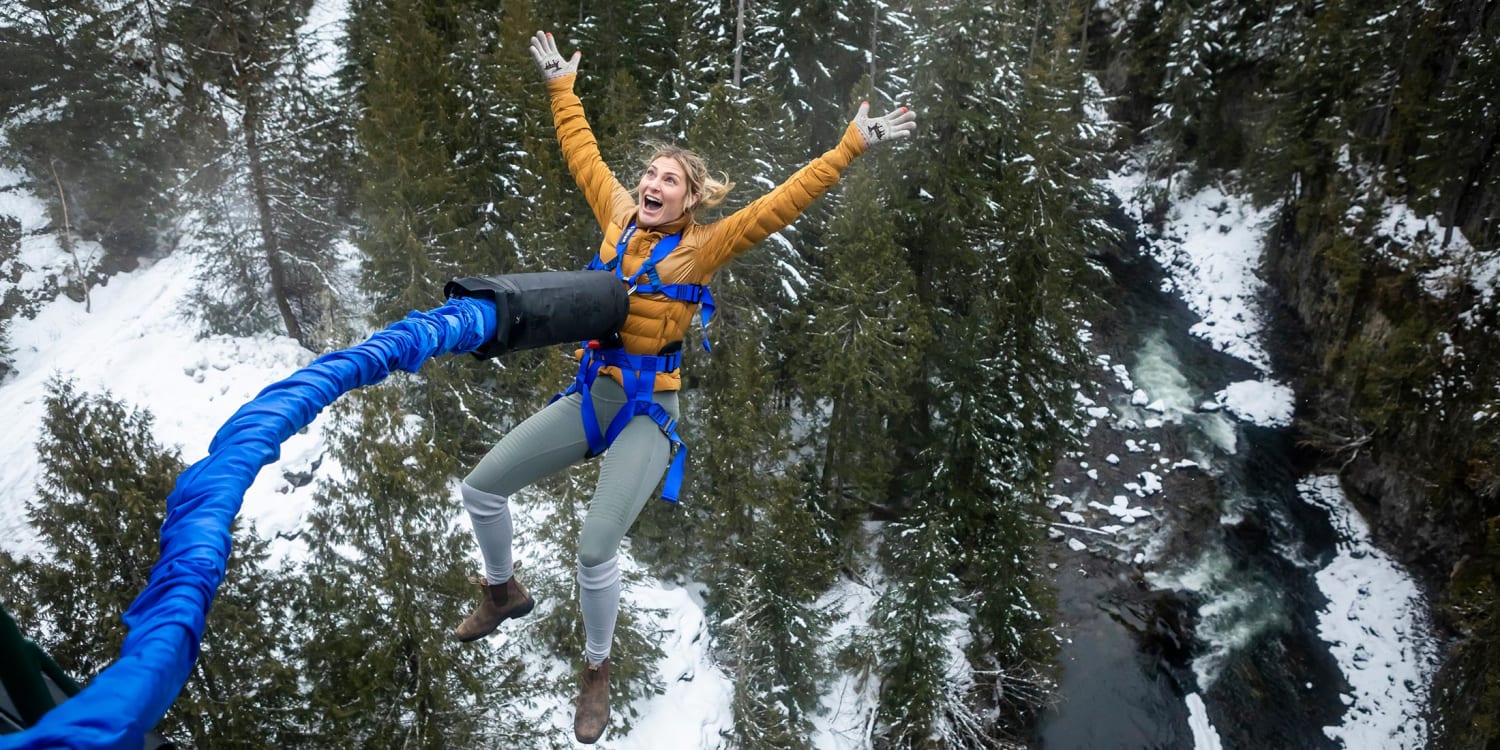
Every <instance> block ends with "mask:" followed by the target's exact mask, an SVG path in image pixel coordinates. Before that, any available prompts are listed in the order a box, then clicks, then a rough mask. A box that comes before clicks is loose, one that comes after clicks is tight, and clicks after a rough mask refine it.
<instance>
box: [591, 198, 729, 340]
mask: <svg viewBox="0 0 1500 750" xmlns="http://www.w3.org/2000/svg"><path fill="white" fill-rule="evenodd" d="M634 234H635V224H634V223H631V224H630V225H629V226H627V227H625V230H624V231H622V232H621V233H620V240H619V241H618V242H616V243H615V257H613V258H611V259H610V260H609V262H608V263H606V262H604V261H603V260H602V259H600V257H599V255H598V254H597V253H596V254H595V255H594V257H593V259H592V260H590V261H589V264H588V270H590V271H611V272H613V273H614V274H615V278H617V279H619V280H620V282H621V283H623V284H625V285H627V286H629V287H630V293H631V294H635V293H636V292H640V293H642V294H660V295H663V296H665V297H668V298H670V299H674V300H677V301H678V302H685V303H687V304H690V305H701V307H700V308H699V310H698V322H699V325H701V326H702V327H703V351H706V352H709V353H713V347H711V346H709V344H708V323H709V321H711V320H713V317H714V295H713V292H711V291H709V289H708V285H707V284H663V283H661V277H660V276H659V275H657V273H656V264H657V263H660V262H661V261H662V260H663V259H665V258H666V257H667V256H668V255H671V254H672V251H673V250H676V249H677V245H678V243H680V242H682V234H681V233H678V234H673V235H668V236H666V237H663V238H661V239H660V240H658V241H657V243H656V246H655V247H653V248H652V249H651V257H650V258H648V259H647V260H646V262H645V263H642V264H641V268H640V270H639V271H636V273H635V275H634V276H632V277H631V278H629V279H627V278H625V271H624V265H623V264H622V263H621V259H622V258H624V257H625V248H626V247H627V246H628V245H629V244H630V238H631V236H633V235H634ZM642 276H644V277H646V281H645V282H644V283H643V282H642V281H641V277H642Z"/></svg>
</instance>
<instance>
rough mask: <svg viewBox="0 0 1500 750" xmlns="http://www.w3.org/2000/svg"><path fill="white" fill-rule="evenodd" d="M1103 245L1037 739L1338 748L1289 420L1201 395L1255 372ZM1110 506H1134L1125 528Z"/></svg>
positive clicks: (1321, 551)
mask: <svg viewBox="0 0 1500 750" xmlns="http://www.w3.org/2000/svg"><path fill="white" fill-rule="evenodd" d="M1103 260H1104V262H1105V264H1106V265H1107V266H1108V267H1109V271H1110V274H1111V276H1112V277H1113V282H1114V283H1113V285H1112V286H1111V287H1110V288H1109V289H1108V291H1107V292H1106V295H1105V296H1106V300H1105V301H1106V302H1107V306H1108V307H1107V310H1106V311H1105V312H1104V313H1102V314H1101V315H1100V316H1098V319H1097V321H1096V322H1095V326H1094V336H1093V341H1092V346H1093V348H1094V350H1095V352H1096V353H1097V354H1099V355H1100V356H1101V360H1100V362H1099V366H1100V368H1101V370H1100V373H1099V375H1100V376H1101V377H1100V378H1099V379H1100V380H1102V381H1103V382H1104V386H1103V389H1102V390H1100V391H1097V392H1092V393H1091V398H1092V400H1093V401H1094V411H1093V414H1094V415H1095V416H1096V417H1098V418H1097V419H1096V420H1095V424H1094V426H1093V427H1092V428H1091V431H1090V434H1089V437H1088V439H1087V445H1086V446H1085V447H1084V448H1083V450H1082V451H1081V452H1080V453H1079V454H1077V455H1073V456H1070V457H1068V458H1067V459H1066V460H1064V461H1062V462H1061V463H1060V464H1059V466H1058V473H1057V476H1058V480H1057V482H1056V484H1055V485H1054V488H1053V491H1054V492H1055V493H1056V494H1055V495H1054V499H1053V505H1054V513H1055V517H1054V520H1055V521H1056V525H1055V526H1054V530H1053V536H1054V538H1055V539H1056V541H1057V543H1056V544H1055V549H1056V560H1055V563H1056V566H1057V567H1056V569H1055V572H1056V587H1057V594H1058V600H1059V602H1058V603H1059V615H1060V620H1061V622H1062V623H1063V627H1062V628H1061V631H1060V635H1061V637H1062V638H1063V642H1062V648H1061V654H1060V663H1061V672H1060V674H1059V675H1058V679H1059V690H1058V693H1057V696H1058V699H1057V703H1056V704H1055V705H1054V706H1053V708H1052V709H1051V710H1050V711H1049V712H1048V713H1047V715H1046V716H1045V719H1044V721H1043V722H1042V725H1041V727H1040V729H1039V736H1038V738H1037V744H1038V745H1039V746H1040V747H1044V748H1048V749H1049V750H1073V749H1075V748H1078V749H1082V748H1090V749H1094V748H1194V747H1203V748H1210V747H1214V745H1213V740H1214V739H1215V738H1217V740H1218V741H1219V742H1220V743H1221V745H1220V747H1222V748H1226V749H1228V748H1236V749H1238V748H1255V749H1257V750H1262V749H1265V748H1331V747H1339V746H1340V745H1339V744H1338V743H1337V742H1335V741H1333V740H1331V739H1329V737H1328V736H1327V735H1325V733H1324V730H1323V727H1325V726H1329V725H1336V724H1338V723H1339V722H1340V720H1341V717H1342V715H1343V713H1344V705H1343V703H1342V702H1341V701H1340V698H1339V694H1340V693H1341V692H1344V691H1345V689H1346V688H1347V683H1345V681H1344V678H1343V676H1342V674H1341V673H1340V671H1339V668H1338V665H1337V664H1336V663H1335V661H1334V659H1333V657H1332V656H1331V655H1330V653H1329V650H1328V647H1327V645H1326V644H1324V643H1323V641H1322V640H1321V639H1320V638H1319V636H1318V616H1317V613H1318V609H1319V608H1320V607H1322V606H1323V605H1324V604H1325V599H1324V597H1323V595H1322V593H1320V591H1319V590H1318V588H1317V584H1316V580H1315V578H1314V574H1315V573H1316V572H1317V570H1318V569H1319V568H1321V567H1323V566H1324V565H1326V564H1327V563H1328V561H1329V560H1330V559H1331V558H1332V557H1333V555H1334V553H1335V545H1336V542H1337V538H1336V536H1335V534H1334V532H1333V529H1332V527H1331V526H1330V523H1329V521H1328V516H1327V514H1326V513H1325V512H1324V511H1322V510H1320V509H1318V508H1315V507H1313V506H1311V505H1309V504H1307V503H1305V502H1303V501H1302V500H1301V499H1300V498H1299V495H1298V491H1297V481H1298V479H1299V478H1300V477H1302V476H1303V475H1304V474H1305V473H1306V471H1307V469H1308V466H1307V462H1306V457H1304V456H1299V455H1298V453H1297V451H1296V449H1295V446H1294V444H1293V441H1292V438H1291V434H1290V430H1289V429H1270V428H1263V427H1257V426H1254V425H1251V424H1249V423H1246V422H1242V421H1240V420H1237V419H1235V418H1234V417H1233V416H1231V415H1229V414H1226V413H1224V412H1223V411H1220V410H1218V409H1217V408H1215V407H1214V405H1213V401H1214V394H1215V393H1216V392H1218V391H1219V390H1220V389H1222V388H1224V387H1225V386H1226V385H1228V384H1229V383H1231V382H1235V381H1239V380H1247V379H1255V378H1256V377H1257V373H1256V371H1255V370H1254V368H1252V367H1251V366H1250V365H1248V364H1246V363H1244V362H1242V361H1240V360H1238V359H1235V358H1233V357H1230V356H1228V355H1225V354H1222V353H1220V352H1217V351H1215V350H1214V349H1213V348H1212V347H1211V346H1210V345H1209V344H1208V343H1207V342H1205V341H1203V340H1201V339H1199V338H1196V337H1194V336H1191V335H1190V334H1189V333H1188V330H1189V328H1190V327H1191V326H1192V325H1193V323H1195V322H1197V318H1196V317H1195V316H1194V315H1193V314H1192V312H1191V311H1190V310H1188V308H1187V307H1186V305H1185V304H1183V303H1182V302H1181V301H1180V300H1179V299H1177V298H1176V297H1174V296H1171V295H1169V294H1167V293H1164V292H1162V291H1161V288H1162V280H1163V274H1162V271H1161V269H1160V268H1159V267H1158V266H1157V265H1156V263H1155V262H1154V261H1152V260H1149V259H1145V258H1141V257H1139V256H1134V255H1131V254H1129V253H1126V254H1125V256H1124V257H1122V258H1107V259H1103ZM1102 357H1107V358H1108V359H1107V360H1105V359H1102ZM1121 367H1123V373H1122V372H1121V370H1120V368H1121ZM1122 375H1123V377H1121V376H1122ZM1127 381H1128V382H1127ZM1127 386H1131V387H1127ZM1137 391H1143V392H1144V397H1143V396H1142V394H1140V393H1137ZM1133 396H1134V398H1133ZM1189 462H1191V463H1189ZM1143 472H1145V474H1143ZM1124 507H1129V508H1134V509H1136V511H1135V512H1136V514H1137V515H1140V516H1141V517H1139V518H1137V519H1136V520H1135V521H1134V523H1126V522H1125V521H1124V519H1123V518H1120V517H1117V516H1120V515H1124V514H1121V513H1119V512H1118V511H1120V510H1121V509H1122V508H1124ZM1111 509H1113V510H1114V511H1116V512H1114V513H1112V512H1111ZM1144 512H1149V515H1141V514H1142V513H1144ZM1070 514H1071V515H1070ZM1079 521H1081V523H1079ZM1106 527H1111V528H1108V529H1106ZM1112 527H1119V528H1112ZM1088 529H1093V530H1096V531H1089V530H1088ZM1100 529H1105V530H1106V532H1109V531H1112V532H1113V533H1097V530H1100ZM1194 702H1196V705H1197V706H1198V709H1197V713H1198V714H1199V716H1198V717H1197V723H1198V731H1197V732H1196V734H1195V732H1194V728H1193V721H1191V719H1192V718H1193V717H1192V713H1193V712H1192V711H1190V709H1189V705H1190V704H1192V703H1194ZM1205 722H1206V723H1205ZM1209 725H1211V727H1210V726H1209ZM1195 736H1196V740H1195Z"/></svg>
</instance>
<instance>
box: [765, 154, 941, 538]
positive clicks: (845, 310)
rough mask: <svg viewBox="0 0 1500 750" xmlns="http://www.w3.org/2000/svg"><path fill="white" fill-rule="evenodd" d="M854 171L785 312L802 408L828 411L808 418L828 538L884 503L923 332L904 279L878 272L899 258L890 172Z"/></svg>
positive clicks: (900, 262)
mask: <svg viewBox="0 0 1500 750" xmlns="http://www.w3.org/2000/svg"><path fill="white" fill-rule="evenodd" d="M855 172H856V173H855V174H853V175H851V176H850V177H848V178H847V179H846V180H845V186H844V188H843V191H842V195H841V198H842V200H840V205H839V209H838V214H837V215H836V217H835V218H834V220H833V222H832V223H831V224H830V225H829V228H828V232H827V234H826V235H825V236H824V238H823V240H824V242H825V247H824V248H823V249H822V251H821V252H819V253H817V254H816V256H815V259H816V262H817V264H818V266H819V268H820V270H821V274H820V275H818V276H816V277H815V279H816V282H815V283H814V284H812V285H810V287H809V289H808V292H807V295H806V297H805V298H804V299H803V300H801V302H802V306H801V307H799V311H803V310H805V312H802V313H800V314H793V315H789V316H788V317H789V318H790V319H791V324H790V326H789V327H791V328H792V330H793V331H795V333H794V334H793V335H794V337H795V339H796V343H795V345H794V346H793V348H792V358H793V359H792V365H791V367H790V369H791V371H792V372H793V373H795V377H796V379H797V381H798V383H799V385H800V386H801V390H800V393H801V394H802V396H803V397H804V398H805V399H806V400H807V403H808V406H809V408H813V409H814V411H815V413H818V414H822V413H824V412H825V411H826V414H827V417H826V419H815V420H809V421H811V422H812V424H813V425H814V430H812V431H811V432H810V437H811V438H812V445H811V446H810V447H811V449H812V450H814V451H815V452H816V455H817V456H818V461H817V465H818V470H817V477H818V479H817V482H816V484H815V486H814V487H811V488H809V496H810V497H813V498H819V499H820V505H821V511H822V513H821V514H820V520H823V519H826V521H825V523H827V522H831V523H828V525H827V527H826V529H825V530H826V531H827V533H830V534H832V535H834V536H835V537H844V536H845V535H846V534H847V533H848V532H850V531H852V530H853V528H854V525H855V524H856V523H858V522H859V521H860V520H862V519H863V518H865V517H866V516H867V515H869V514H870V513H871V512H872V511H874V512H876V513H878V512H879V509H880V508H882V507H883V506H884V505H885V502H886V492H887V490H888V486H889V482H890V479H891V473H892V471H893V470H894V468H895V466H894V463H893V461H892V456H893V451H894V448H895V442H896V441H895V435H896V433H898V432H899V430H896V429H895V426H896V425H898V424H901V423H902V422H903V421H904V420H905V419H906V417H907V414H908V413H909V410H910V409H911V406H912V401H911V397H910V395H909V394H910V393H911V392H912V390H913V388H914V387H915V384H914V383H913V380H914V378H915V377H916V375H917V372H918V363H919V362H920V357H921V352H922V351H923V350H924V349H925V347H926V346H927V345H928V344H929V336H930V332H929V329H928V322H927V314H926V312H925V311H924V310H923V309H922V307H921V304H920V302H919V301H918V299H917V297H916V288H915V284H914V283H913V281H912V278H911V277H910V276H909V275H907V274H900V273H897V274H891V273H886V272H885V271H884V269H892V268H901V267H903V266H904V265H905V264H906V254H905V252H904V250H903V249H902V248H901V247H900V246H899V245H898V244H897V243H898V239H897V237H898V235H899V231H898V226H897V221H896V217H895V216H893V215H892V212H891V211H890V210H889V208H888V206H887V200H886V197H885V196H883V195H882V191H881V190H880V187H881V185H882V184H883V183H887V182H888V180H890V179H891V178H892V177H893V175H890V174H889V173H888V172H886V171H885V170H882V169H881V165H879V164H861V165H859V167H857V168H856V170H855ZM851 538H853V536H851Z"/></svg>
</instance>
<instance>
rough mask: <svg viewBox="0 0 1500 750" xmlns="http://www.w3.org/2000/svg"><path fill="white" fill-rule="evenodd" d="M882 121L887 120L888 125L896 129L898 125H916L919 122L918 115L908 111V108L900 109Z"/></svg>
mask: <svg viewBox="0 0 1500 750" xmlns="http://www.w3.org/2000/svg"><path fill="white" fill-rule="evenodd" d="M880 119H882V120H885V121H886V122H887V123H888V124H890V125H891V127H895V126H897V125H905V124H907V123H915V122H916V121H917V113H916V112H913V111H911V110H909V109H907V108H906V107H898V108H896V109H893V110H891V111H890V112H888V113H886V114H885V116H884V117H882V118H880Z"/></svg>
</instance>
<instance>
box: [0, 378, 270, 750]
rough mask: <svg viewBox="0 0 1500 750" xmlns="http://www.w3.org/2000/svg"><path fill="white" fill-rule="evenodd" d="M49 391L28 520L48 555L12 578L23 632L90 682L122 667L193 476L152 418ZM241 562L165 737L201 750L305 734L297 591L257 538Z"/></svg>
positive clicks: (238, 539)
mask: <svg viewBox="0 0 1500 750" xmlns="http://www.w3.org/2000/svg"><path fill="white" fill-rule="evenodd" d="M49 389H50V394H49V396H48V397H47V401H46V409H47V419H46V425H47V429H46V431H45V432H44V433H43V436H42V439H41V441H40V443H39V444H38V452H39V453H40V457H41V464H42V470H43V476H42V479H41V482H40V484H39V485H38V487H37V500H36V501H34V502H31V503H28V507H27V510H28V515H29V517H30V519H31V522H32V524H33V525H34V526H35V527H36V529H37V532H38V533H39V535H40V537H41V538H42V539H43V540H44V541H45V542H46V544H47V546H48V548H49V554H48V556H47V557H46V558H40V559H25V560H21V561H14V560H7V561H6V562H7V564H6V566H5V567H7V568H9V569H8V570H6V571H5V572H6V575H5V576H3V577H0V578H3V580H4V581H5V589H4V592H3V595H4V597H5V599H6V601H7V602H8V603H9V604H10V605H11V609H12V611H13V612H14V613H15V614H16V615H17V616H18V619H19V620H20V621H21V622H22V623H23V627H25V629H26V630H27V631H28V632H31V633H35V634H36V635H37V639H38V641H39V643H40V644H41V645H42V646H43V648H44V649H45V650H46V651H47V652H48V653H49V654H51V655H52V657H53V658H54V659H56V660H57V662H58V664H59V665H60V666H61V667H62V668H63V669H64V670H65V671H66V672H68V673H69V674H71V675H73V676H74V677H76V678H78V681H79V682H86V681H87V678H88V677H90V676H92V675H94V674H95V673H97V672H98V671H99V670H101V669H103V668H104V667H105V666H106V665H107V664H108V663H109V662H110V661H112V660H113V659H114V658H115V656H117V655H118V654H119V650H120V646H121V644H122V643H123V642H124V639H125V628H124V626H123V623H121V622H120V617H121V615H123V614H124V612H125V610H126V608H127V607H128V606H129V604H130V602H131V601H132V600H133V599H134V597H135V596H136V595H137V594H138V593H140V591H141V590H142V589H144V588H145V586H146V582H147V580H148V577H149V575H150V571H151V566H152V565H153V564H154V563H155V562H156V558H157V535H156V529H157V528H159V527H160V526H161V523H162V519H163V516H164V514H165V499H166V497H167V495H168V493H170V492H171V491H172V487H173V484H174V482H175V481H176V478H177V475H178V474H179V473H181V471H182V470H183V468H184V466H183V464H182V461H181V459H180V458H179V457H178V455H177V452H176V451H168V450H164V449H162V448H161V447H160V446H158V445H157V444H156V442H155V440H154V439H153V438H152V435H151V425H152V422H153V418H152V416H151V414H150V413H148V412H142V411H131V410H128V409H127V408H126V407H125V406H124V405H123V404H122V403H120V402H118V401H115V400H113V399H112V398H111V397H110V396H109V395H108V394H104V395H96V396H94V395H88V394H85V393H80V392H78V391H77V390H76V389H75V387H74V385H73V384H72V383H71V382H68V381H53V382H52V383H50V384H49ZM234 550H235V551H234V555H233V556H232V557H231V559H230V563H229V566H228V569H227V571H226V575H225V581H224V583H223V584H222V585H221V587H220V591H219V594H218V596H217V598H216V600H215V606H214V607H213V608H212V609H211V610H210V612H209V615H208V622H207V625H206V628H205V631H204V638H203V641H202V649H201V651H200V653H199V656H198V661H197V662H196V663H195V665H194V667H193V672H192V673H191V674H190V675H189V678H188V682H187V685H186V687H185V689H184V691H183V693H182V694H181V696H180V697H179V698H178V700H177V702H176V704H174V707H173V710H172V712H171V713H169V714H168V715H167V718H166V720H165V721H164V722H163V724H162V726H161V729H162V730H163V731H164V732H165V733H167V734H168V735H171V736H179V737H185V738H186V739H189V740H190V741H191V742H192V743H194V744H195V745H197V746H204V747H262V746H264V745H265V744H268V743H269V744H279V740H278V738H280V737H284V736H286V734H285V733H287V732H289V731H290V728H291V727H292V726H293V725H294V722H293V721H292V716H291V714H290V709H291V705H292V703H293V702H294V701H295V700H296V697H297V691H296V688H295V685H296V681H297V675H296V670H295V669H294V667H293V665H292V664H289V663H288V662H287V660H286V657H287V656H288V644H289V642H290V638H289V635H288V631H287V628H286V626H285V624H284V622H285V621H284V618H283V617H282V616H281V615H282V614H283V613H279V612H277V611H275V609H274V606H273V604H272V603H273V602H275V601H280V599H278V597H279V596H280V595H281V594H282V593H283V592H284V591H286V587H287V586H288V585H289V584H288V583H287V582H286V580H285V579H284V578H283V577H282V576H281V575H280V574H279V573H277V572H275V571H271V570H267V569H265V568H264V567H263V564H264V561H265V558H266V545H265V543H264V542H262V541H261V540H259V539H258V538H256V536H255V535H254V533H253V532H245V531H238V532H236V533H235V534H234ZM12 566H14V567H12Z"/></svg>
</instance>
